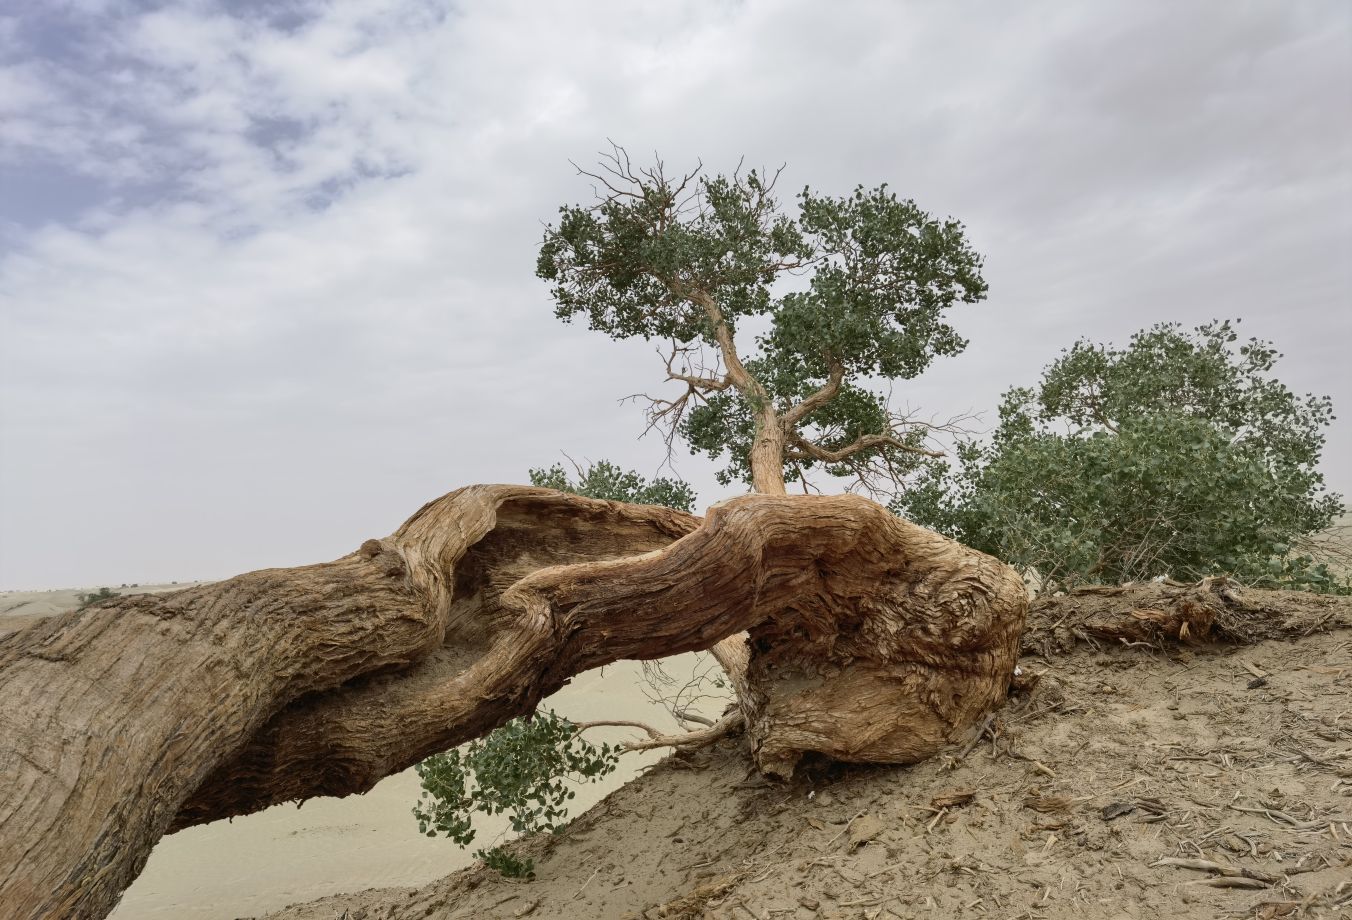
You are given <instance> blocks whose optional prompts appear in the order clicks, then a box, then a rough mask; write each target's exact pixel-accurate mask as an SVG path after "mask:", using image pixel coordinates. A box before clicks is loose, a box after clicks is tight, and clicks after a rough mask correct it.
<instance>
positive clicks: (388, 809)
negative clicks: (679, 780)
mask: <svg viewBox="0 0 1352 920" xmlns="http://www.w3.org/2000/svg"><path fill="white" fill-rule="evenodd" d="M187 586H188V584H187V583H183V584H178V585H140V586H137V587H128V588H126V589H121V588H117V587H113V590H115V591H117V593H119V594H128V593H137V592H159V591H174V590H178V589H180V588H184V587H187ZM93 590H97V589H94V588H82V589H68V590H63V591H26V592H19V591H10V592H3V593H0V635H3V634H5V633H6V632H10V631H13V630H15V629H19V628H22V627H23V626H25V625H28V624H30V623H32V621H33V619H35V618H39V617H43V616H51V615H53V614H56V613H61V612H63V611H66V610H71V609H74V608H75V607H76V606H78V604H79V600H78V597H77V595H79V594H81V593H88V592H90V591H93ZM709 667H716V666H714V665H712V663H711V662H710V661H708V659H707V658H703V657H697V656H694V655H682V656H679V657H677V658H672V659H668V660H666V661H664V662H663V669H664V670H665V671H666V673H667V674H668V675H669V676H670V678H671V679H672V680H676V681H679V682H681V683H684V681H685V680H686V679H687V678H688V677H689V676H690V675H691V674H692V673H693V672H694V671H695V670H696V669H697V668H698V669H707V668H709ZM641 678H642V670H641V666H640V665H639V664H638V663H637V662H629V661H625V662H619V663H617V664H614V665H610V666H608V667H606V668H602V669H599V670H597V671H590V672H588V673H586V674H582V675H579V676H578V677H576V678H574V680H573V682H572V683H571V684H570V685H568V686H567V687H565V688H564V689H563V690H561V691H559V692H558V693H557V694H555V695H554V696H552V697H550V698H549V699H548V700H547V701H546V702H545V704H544V705H545V706H546V707H547V708H551V709H554V710H555V711H557V712H559V713H560V714H562V715H564V716H567V717H568V718H571V719H573V720H574V721H584V720H594V719H632V720H638V721H646V722H650V723H651V724H654V725H657V726H659V727H661V728H663V729H668V730H675V728H676V727H677V726H676V723H675V721H674V720H672V719H671V718H670V717H669V716H668V715H667V714H666V713H665V711H664V710H663V709H661V708H660V707H658V706H656V705H655V704H654V703H653V702H651V701H650V700H649V699H648V694H651V693H652V691H651V690H650V689H649V688H648V686H647V685H646V684H645V683H644V682H643V681H642V679H641ZM693 708H694V709H695V710H696V711H701V710H703V711H705V712H707V713H709V714H711V715H715V716H716V715H717V714H718V713H719V712H720V711H721V709H722V703H721V702H718V701H716V700H705V701H704V702H703V703H702V704H697V705H695V706H694V707H693ZM634 736H635V733H634V731H633V730H631V729H597V730H594V731H592V732H589V733H588V737H589V738H593V739H594V740H596V741H598V742H599V741H606V740H609V741H617V740H620V739H624V738H632V737H634ZM662 756H663V754H662V752H660V751H653V752H647V753H642V754H627V755H625V756H624V757H623V758H622V760H621V763H620V768H619V769H618V770H616V771H615V772H614V773H612V774H610V775H609V776H607V777H605V779H603V780H602V781H601V782H599V783H593V784H589V785H584V786H579V787H578V788H577V790H576V791H577V798H576V799H574V800H573V807H572V809H571V812H572V814H574V815H578V814H581V813H582V812H584V811H585V810H586V809H588V808H590V807H591V806H592V805H593V804H595V803H596V802H598V801H600V800H601V799H602V798H603V797H604V796H605V795H607V794H608V793H610V792H613V791H615V790H616V789H618V788H619V787H620V786H622V785H623V784H624V783H626V782H628V781H629V780H631V779H633V778H634V777H635V776H636V775H637V774H638V773H639V771H640V770H643V769H645V768H647V767H650V766H652V765H653V764H655V763H657V762H658V761H660V760H661V759H662ZM419 791H420V786H419V783H418V776H417V774H416V773H415V772H414V771H412V770H408V771H406V772H404V773H400V774H397V775H395V776H391V777H389V778H387V779H386V780H385V781H383V782H381V783H380V784H379V785H377V786H376V787H375V788H374V789H372V790H371V791H370V792H368V793H366V794H365V795H360V796H350V797H348V798H344V799H331V798H322V799H312V800H310V801H308V802H306V803H304V806H303V807H302V808H296V807H295V806H294V805H279V806H277V807H274V808H270V809H268V810H266V811H263V812H259V813H258V814H254V815H247V816H245V817H242V818H236V819H234V820H233V821H218V822H215V823H213V824H207V825H203V826H200V827H192V828H188V829H186V830H183V831H180V832H179V833H177V834H173V835H172V836H169V837H165V838H164V839H163V840H161V841H160V843H159V844H158V845H157V846H156V847H155V849H154V851H153V852H152V853H151V855H150V861H149V862H148V863H147V864H146V868H145V871H144V872H142V874H141V876H140V877H139V878H138V879H137V880H136V881H135V883H133V884H132V886H131V887H130V888H128V889H127V891H126V893H125V894H124V895H123V898H122V901H121V903H120V904H119V905H118V907H117V909H116V910H115V911H114V912H113V913H112V914H111V917H112V918H113V920H177V918H184V920H230V918H235V917H241V916H249V915H256V914H264V913H267V912H268V911H273V910H277V909H279V908H282V907H285V906H286V905H288V904H293V903H296V902H297V901H305V900H310V899H313V898H319V897H322V896H325V895H332V894H334V893H337V892H349V891H361V890H363V889H367V888H371V887H373V886H377V885H425V884H428V883H430V882H432V881H434V880H436V879H439V878H441V877H443V876H445V875H446V874H447V873H448V872H451V871H454V870H456V869H459V868H462V867H464V866H468V865H470V864H471V863H472V862H473V860H472V858H471V857H470V856H469V854H468V852H467V851H464V850H461V849H460V848H459V847H457V846H456V845H455V844H453V843H451V842H450V841H448V840H446V839H444V838H441V839H430V838H427V837H424V836H421V835H420V834H419V833H418V825H417V822H416V821H415V820H414V818H413V814H412V808H413V804H414V802H416V801H417V798H418V793H419ZM476 826H477V827H479V828H480V830H479V839H478V840H476V841H475V843H474V845H473V848H478V847H479V846H480V845H484V846H489V845H491V844H492V843H493V842H494V840H495V838H497V837H498V836H499V835H501V834H502V833H503V832H504V831H505V830H506V820H505V818H502V819H499V820H498V821H497V822H496V823H494V822H493V821H491V820H483V821H480V822H478V823H477V824H476Z"/></svg>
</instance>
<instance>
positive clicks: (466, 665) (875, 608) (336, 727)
mask: <svg viewBox="0 0 1352 920" xmlns="http://www.w3.org/2000/svg"><path fill="white" fill-rule="evenodd" d="M1025 609H1026V600H1025V598H1024V594H1023V589H1022V584H1021V583H1020V582H1019V580H1018V578H1017V577H1016V576H1015V575H1014V574H1013V572H1012V571H1010V570H1009V569H1007V568H1006V567H1004V566H1002V565H1001V564H1000V563H998V562H996V561H995V560H993V559H990V558H989V557H986V556H983V555H981V554H979V553H976V552H974V551H972V550H968V549H967V548H965V547H962V546H960V545H958V544H955V543H953V542H952V541H948V540H945V539H944V538H941V537H938V536H936V535H934V534H932V533H930V532H928V531H925V530H923V529H922V528H919V527H916V526H914V525H912V524H909V523H907V522H905V521H902V520H899V519H897V518H896V517H894V516H892V515H891V514H889V513H888V512H887V511H886V510H885V509H883V508H881V507H880V506H878V505H876V504H874V503H872V502H869V501H867V500H865V499H861V498H858V497H854V496H836V497H819V496H814V497H806V496H803V497H793V498H787V497H768V496H748V497H746V498H743V499H738V500H735V501H732V502H728V503H725V504H723V505H720V506H715V508H713V509H711V510H710V512H709V515H708V517H707V518H706V519H704V521H703V522H701V521H700V520H699V519H698V518H695V517H692V516H690V515H686V514H683V513H681V512H677V511H672V510H670V509H665V508H655V507H647V506H634V505H619V504H616V503H611V502H602V501H595V500H591V499H584V498H579V497H576V496H570V495H564V494H562V493H557V492H551V491H549V490H543V489H532V488H527V487H518V486H475V487H471V488H468V489H463V490H460V491H458V492H454V493H451V494H450V495H447V496H445V497H443V498H441V499H438V500H437V501H435V502H431V503H429V504H428V505H426V506H424V507H423V509H421V510H420V511H419V512H418V513H417V514H415V515H414V516H413V518H411V519H410V520H409V521H408V522H407V523H406V524H404V526H403V527H401V528H400V529H399V530H398V531H396V533H395V534H393V535H392V536H391V537H389V538H386V539H384V540H371V541H367V543H366V544H364V545H363V546H362V548H361V549H360V550H358V551H357V552H354V553H352V554H350V555H348V556H345V557H343V558H342V559H339V560H337V561H335V562H332V563H327V564H323V565H316V566H307V567H303V568H298V569H285V570H269V571H264V572H255V573H251V574H249V575H243V576H239V577H238V578H235V579H231V580H230V581H227V582H222V583H219V584H215V585H207V586H202V587H199V588H192V589H189V590H186V591H182V592H178V593H175V594H171V595H141V596H134V597H126V598H118V599H116V600H111V601H108V602H104V603H102V604H99V605H97V606H95V607H93V608H90V609H88V610H85V611H83V612H80V613H75V614H68V615H64V616H60V617H55V618H53V619H51V620H48V621H46V622H43V623H41V624H38V625H36V626H34V627H32V628H30V629H27V630H24V631H22V632H19V633H15V634H13V635H10V636H7V637H4V638H3V639H0V698H3V699H4V700H5V701H6V705H5V707H4V708H3V709H0V773H2V774H3V775H4V776H5V777H6V779H7V780H10V781H9V782H7V784H6V786H5V788H3V789H0V913H3V915H4V916H6V917H9V916H13V917H16V918H35V917H99V916H103V915H105V914H106V913H107V912H108V911H109V910H110V909H111V908H112V906H113V905H114V904H115V903H116V901H117V898H118V896H119V894H120V892H121V891H122V890H123V889H124V888H125V887H126V886H127V885H128V884H130V882H131V880H132V879H133V878H134V877H135V876H136V874H137V873H138V872H139V871H140V869H141V867H142V866H143V865H144V862H145V859H146V857H147V856H148V854H149V852H150V849H151V847H152V846H153V845H154V843H155V841H156V840H157V839H158V838H159V837H160V836H161V835H162V834H163V833H165V832H166V831H168V830H170V829H172V828H176V827H182V826H186V825H189V824H194V823H198V822H201V821H206V820H212V819H214V818H219V817H227V816H230V815H236V814H243V813H247V812H250V811H254V810H257V809H259V808H263V807H266V806H267V805H270V804H274V803H276V802H281V801H290V800H296V799H304V798H308V797H311V796H315V795H343V794H349V793H353V792H360V791H364V790H366V789H369V788H370V787H371V786H372V785H374V783H375V782H377V781H378V780H379V779H381V778H382V777H384V776H386V775H388V774H390V773H393V772H396V771H398V770H401V769H404V768H406V767H407V766H409V765H410V764H412V763H415V762H417V761H418V760H421V759H422V758H423V757H425V756H427V755H428V754H430V753H433V752H435V751H439V750H444V749H446V748H448V747H451V746H453V745H455V744H458V743H460V742H463V741H466V740H468V739H470V738H472V737H475V736H478V735H482V734H484V733H486V732H488V731H490V730H491V729H492V728H494V727H496V726H497V725H499V724H501V723H502V722H504V721H506V720H507V719H509V718H511V717H513V716H517V715H521V714H525V713H529V712H531V711H533V709H534V707H535V705H536V704H537V703H538V701H539V700H540V699H541V698H542V697H543V696H545V695H547V694H548V693H550V692H552V691H554V690H556V689H557V688H559V687H560V686H562V685H563V684H564V683H566V682H567V680H568V679H569V678H570V677H571V676H572V675H574V674H577V673H580V672H581V671H584V670H587V669H589V668H593V667H597V666H599V665H602V664H606V663H608V662H611V661H615V660H617V659H620V658H657V657H663V656H666V655H671V654H676V653H679V652H683V651H690V650H695V649H705V648H709V647H711V646H712V645H714V644H715V643H717V642H718V641H719V640H720V639H723V638H725V637H727V636H730V635H733V634H735V633H738V632H741V631H743V630H749V632H750V643H749V648H750V662H749V666H748V674H749V679H750V688H749V691H748V692H749V694H750V695H751V697H752V699H753V703H752V710H753V711H752V712H749V713H747V714H746V718H747V723H748V734H749V736H750V737H751V739H752V742H753V747H754V750H755V754H756V756H757V759H758V761H759V762H760V764H761V765H762V767H763V768H765V769H767V770H771V771H774V772H778V773H781V774H783V773H787V772H789V771H791V770H792V768H793V764H794V763H795V762H796V760H797V758H798V757H799V756H801V755H802V754H803V753H805V752H808V751H819V752H822V753H825V754H828V755H830V756H833V757H840V758H844V759H852V760H883V761H894V762H895V761H905V760H914V759H918V758H920V757H923V756H927V755H928V754H930V753H933V751H934V750H936V749H937V748H938V747H939V746H940V745H942V744H943V743H945V742H947V741H949V740H952V739H953V738H955V737H956V736H957V735H958V734H960V733H961V732H962V731H963V730H964V729H965V728H966V727H967V726H968V725H969V724H970V722H971V721H973V720H974V719H975V718H976V717H977V716H978V715H980V713H981V712H982V711H983V710H984V709H985V708H986V707H988V706H990V705H993V704H994V703H995V702H997V701H998V700H999V699H1000V698H1001V697H1002V696H1003V694H1004V692H1005V688H1006V686H1007V684H1008V681H1009V678H1010V676H1011V674H1012V671H1013V663H1014V658H1015V655H1016V653H1017V642H1018V633H1019V630H1020V629H1021V627H1022V623H1023V617H1024V612H1025ZM11 778H12V779H11Z"/></svg>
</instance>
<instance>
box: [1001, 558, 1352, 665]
mask: <svg viewBox="0 0 1352 920" xmlns="http://www.w3.org/2000/svg"><path fill="white" fill-rule="evenodd" d="M1348 627H1352V597H1340V596H1334V595H1327V594H1307V593H1301V592H1296V591H1266V590H1262V589H1259V588H1245V587H1242V586H1241V585H1239V584H1237V583H1236V582H1234V581H1231V580H1229V579H1226V578H1219V577H1218V578H1206V579H1203V580H1202V581H1200V582H1197V583H1196V584H1179V583H1177V582H1168V581H1166V582H1144V583H1138V584H1128V585H1120V586H1109V585H1087V586H1084V587H1081V588H1077V589H1076V590H1074V591H1071V592H1069V593H1067V594H1056V595H1050V596H1045V597H1040V598H1038V599H1037V600H1036V601H1034V602H1033V605H1032V607H1031V609H1030V610H1029V614H1028V629H1027V630H1026V631H1025V632H1024V635H1023V649H1024V651H1025V652H1037V653H1040V654H1043V655H1044V656H1045V655H1049V654H1051V653H1054V652H1058V651H1067V650H1069V648H1070V647H1071V646H1073V645H1075V644H1076V643H1080V642H1094V641H1096V640H1107V641H1109V642H1128V643H1134V642H1143V643H1147V644H1151V645H1159V644H1163V643H1166V642H1175V643H1178V642H1181V643H1201V642H1233V643H1238V644H1248V643H1252V642H1258V641H1261V640H1263V639H1276V638H1291V637H1297V636H1308V635H1310V634H1311V633H1315V632H1320V631H1325V630H1330V629H1344V628H1348Z"/></svg>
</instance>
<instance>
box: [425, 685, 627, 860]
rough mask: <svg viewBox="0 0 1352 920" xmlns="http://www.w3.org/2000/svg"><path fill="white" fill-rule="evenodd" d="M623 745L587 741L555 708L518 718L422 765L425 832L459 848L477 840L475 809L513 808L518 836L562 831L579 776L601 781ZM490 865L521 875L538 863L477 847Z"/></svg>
mask: <svg viewBox="0 0 1352 920" xmlns="http://www.w3.org/2000/svg"><path fill="white" fill-rule="evenodd" d="M619 755H620V752H619V749H618V748H615V747H612V746H610V745H608V744H602V745H599V746H597V745H594V744H591V743H590V742H588V741H587V740H585V739H584V738H583V737H582V736H581V735H580V734H579V733H578V731H577V728H576V726H574V725H573V723H571V722H569V721H568V720H567V719H564V718H562V717H560V716H558V715H557V714H555V713H554V712H551V711H549V710H545V711H543V712H538V713H536V714H535V715H534V717H532V718H530V719H513V720H512V721H510V722H508V723H507V724H506V725H504V726H502V727H501V728H499V729H497V730H496V731H494V732H493V733H491V734H490V735H488V736H487V737H484V738H478V739H476V740H474V741H471V742H470V743H469V744H467V745H465V746H464V747H461V748H457V749H455V750H452V751H447V752H446V753H444V754H435V755H433V756H431V757H429V758H427V759H426V760H424V761H423V762H422V763H420V764H418V765H417V767H416V769H417V771H418V776H419V777H420V778H421V780H422V789H423V791H422V795H421V796H420V798H419V801H418V804H416V805H415V806H414V807H413V816H414V817H415V818H417V820H418V830H419V831H420V832H421V833H423V834H426V835H427V836H428V837H436V836H444V837H449V838H451V839H452V840H454V841H455V842H456V843H458V844H459V845H460V846H462V847H464V846H468V845H469V844H470V843H472V842H473V841H474V837H475V828H474V820H473V819H474V814H475V813H476V812H477V813H480V814H486V815H499V814H506V815H507V816H508V820H509V821H510V822H511V826H512V830H514V831H516V832H517V833H518V834H533V833H538V832H540V831H555V830H557V829H558V828H560V827H561V826H563V824H564V823H565V822H566V820H567V817H568V805H567V803H568V801H569V800H570V799H572V798H573V797H574V796H575V795H576V793H574V791H573V790H572V789H571V788H569V785H570V782H572V781H573V778H576V780H580V781H584V782H594V781H596V780H598V779H600V778H601V777H603V776H605V775H606V774H608V773H610V772H611V771H613V770H614V769H615V766H616V764H617V763H618V762H619ZM475 856H477V857H478V858H479V859H481V860H483V862H484V864H485V865H489V866H492V867H493V868H496V869H498V871H500V872H502V874H503V875H508V876H512V877H514V878H519V877H522V876H524V875H528V874H530V872H531V871H532V869H533V866H532V865H531V863H530V861H529V860H524V861H523V860H518V859H517V858H516V857H513V856H511V855H510V854H508V853H506V852H505V851H503V850H502V849H501V848H500V847H495V848H493V849H490V850H486V851H485V850H479V851H477V852H476V853H475Z"/></svg>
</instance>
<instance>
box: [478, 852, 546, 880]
mask: <svg viewBox="0 0 1352 920" xmlns="http://www.w3.org/2000/svg"><path fill="white" fill-rule="evenodd" d="M474 855H475V856H477V857H478V858H479V859H481V860H482V861H483V864H484V865H485V866H487V867H488V868H490V869H497V870H498V872H499V873H501V874H502V875H505V876H507V878H530V877H531V876H532V875H534V874H535V860H533V859H530V858H529V857H527V858H525V859H519V858H517V857H516V856H513V855H512V854H511V853H509V852H507V851H506V850H504V849H503V848H502V847H493V848H492V849H491V850H479V851H478V852H477V853H475V854H474Z"/></svg>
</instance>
